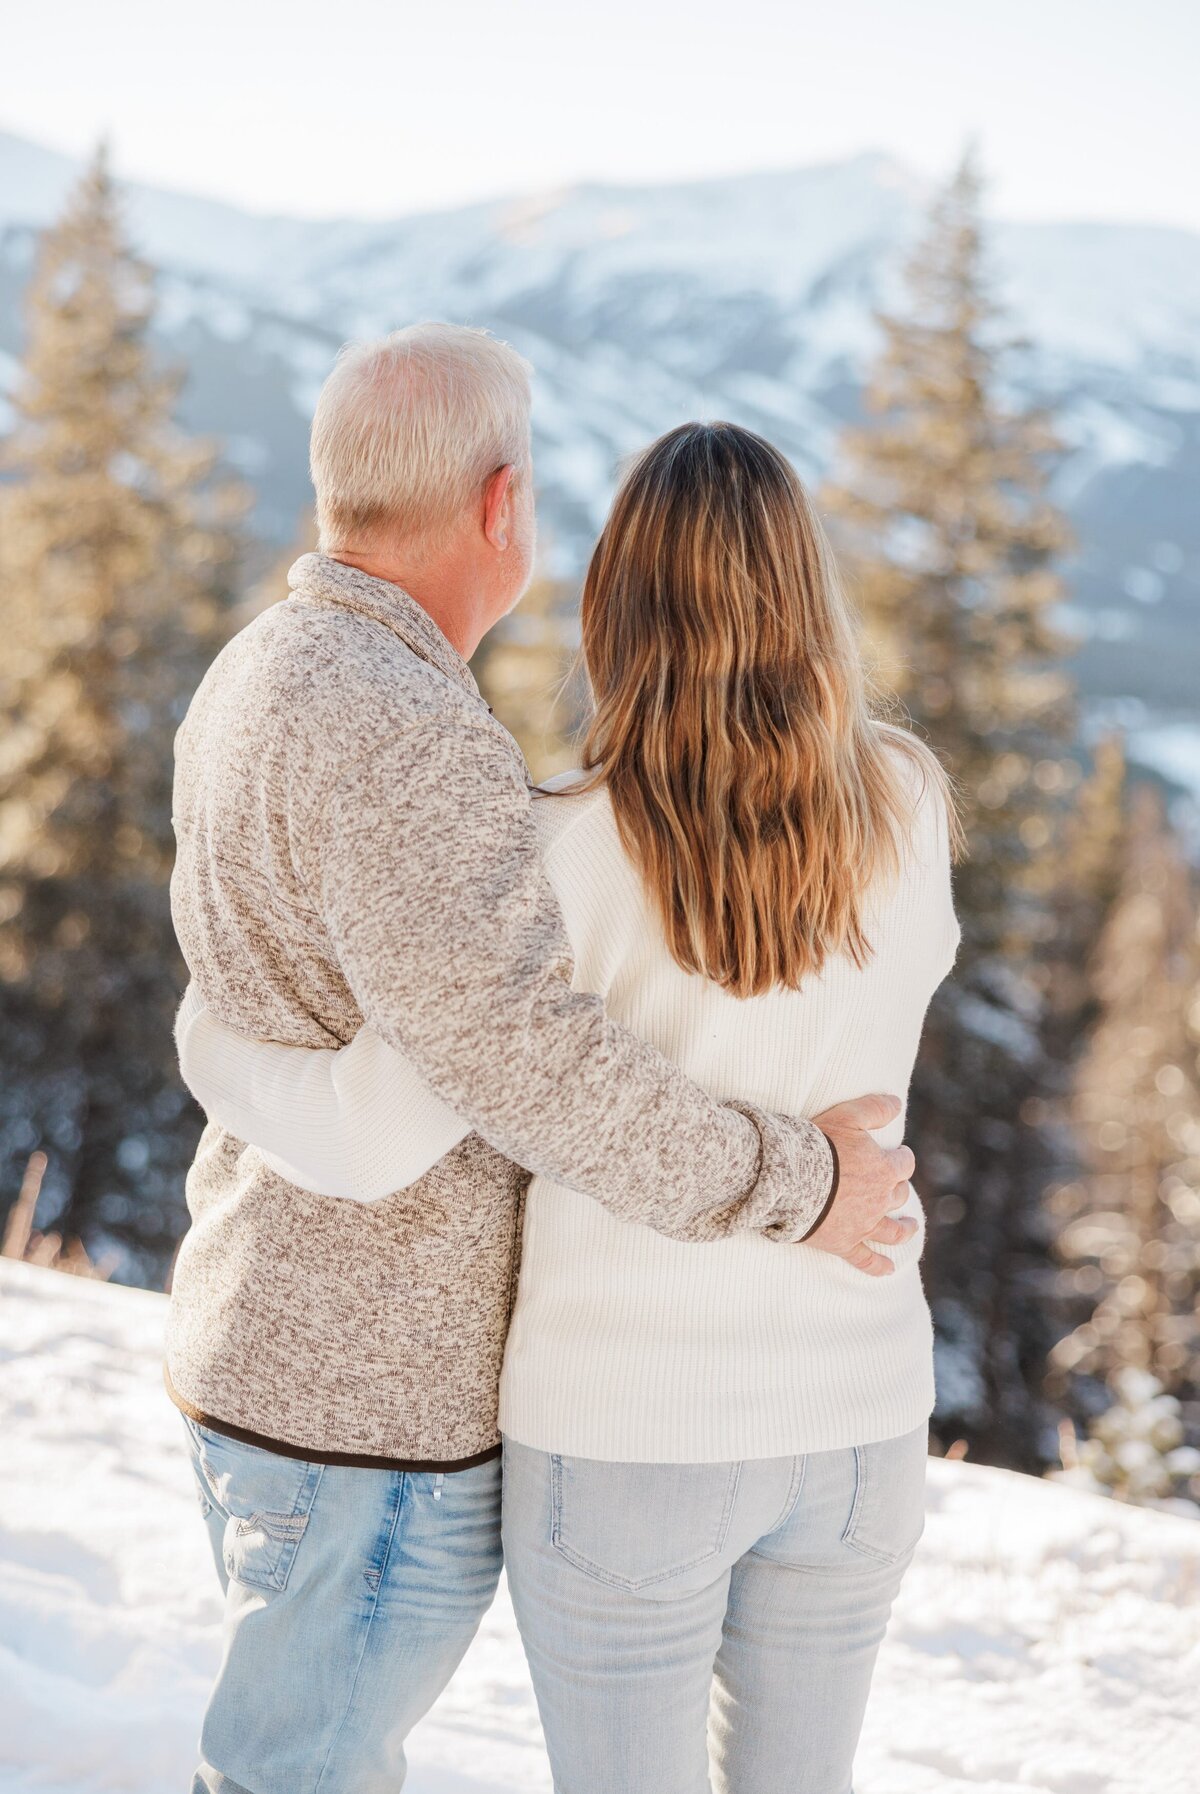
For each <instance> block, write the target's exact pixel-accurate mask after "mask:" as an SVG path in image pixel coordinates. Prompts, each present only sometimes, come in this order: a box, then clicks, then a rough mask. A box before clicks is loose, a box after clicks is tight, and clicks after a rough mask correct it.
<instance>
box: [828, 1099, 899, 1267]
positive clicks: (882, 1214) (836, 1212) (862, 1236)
mask: <svg viewBox="0 0 1200 1794" xmlns="http://www.w3.org/2000/svg"><path fill="white" fill-rule="evenodd" d="M899 1113H900V1101H899V1098H898V1097H895V1096H860V1097H856V1098H855V1100H854V1101H853V1102H849V1103H835V1104H834V1106H833V1108H832V1109H826V1110H824V1111H823V1113H822V1114H820V1115H814V1116H813V1120H814V1122H815V1123H816V1125H817V1126H818V1127H819V1128H820V1130H821V1132H822V1133H823V1134H826V1135H827V1136H828V1137H829V1139H830V1140H832V1142H833V1145H834V1149H835V1150H836V1152H837V1156H838V1164H839V1166H840V1168H841V1175H840V1177H839V1179H838V1187H837V1194H836V1196H835V1197H834V1199H833V1206H832V1208H831V1209H830V1211H829V1213H828V1214H827V1215H826V1217H825V1219H824V1220H823V1221H822V1222H821V1225H820V1226H819V1227H818V1228H817V1229H816V1231H815V1232H813V1233H810V1234H808V1235H807V1237H806V1239H805V1242H804V1243H805V1245H806V1246H816V1247H817V1248H818V1249H819V1250H820V1251H822V1252H832V1253H833V1255H834V1256H835V1257H836V1258H844V1259H845V1260H846V1262H847V1263H848V1264H852V1265H854V1266H856V1267H857V1269H858V1270H860V1271H865V1272H866V1273H867V1275H868V1276H870V1277H887V1276H890V1275H891V1273H892V1272H893V1271H894V1270H895V1269H896V1267H895V1265H894V1264H893V1263H892V1261H891V1259H890V1258H887V1257H885V1256H884V1254H883V1253H882V1252H873V1251H872V1250H871V1248H870V1246H869V1245H868V1244H867V1241H868V1240H874V1241H875V1243H876V1244H877V1245H881V1246H898V1245H899V1244H900V1243H901V1241H902V1240H907V1239H909V1238H911V1236H912V1234H913V1232H914V1231H915V1229H916V1225H917V1224H916V1222H915V1221H914V1220H912V1218H911V1217H906V1218H905V1219H904V1220H903V1221H896V1220H893V1219H892V1217H891V1215H890V1214H889V1212H888V1211H889V1210H891V1209H896V1208H903V1207H904V1204H905V1202H906V1201H907V1200H908V1180H909V1178H910V1177H911V1176H912V1174H913V1172H914V1170H915V1169H916V1164H917V1161H916V1160H915V1158H914V1157H913V1155H912V1153H911V1151H910V1150H909V1148H908V1147H907V1146H894V1147H890V1148H884V1147H882V1146H878V1145H876V1143H875V1141H874V1140H872V1139H871V1136H870V1134H869V1133H868V1131H867V1130H868V1129H869V1128H880V1127H886V1126H887V1124H888V1122H889V1121H894V1120H895V1119H896V1116H897V1115H898V1114H899Z"/></svg>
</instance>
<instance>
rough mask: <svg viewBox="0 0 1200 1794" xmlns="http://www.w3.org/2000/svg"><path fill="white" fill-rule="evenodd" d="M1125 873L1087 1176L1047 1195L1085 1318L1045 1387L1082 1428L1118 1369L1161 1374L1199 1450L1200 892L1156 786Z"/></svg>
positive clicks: (1084, 1099)
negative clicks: (1199, 913) (1072, 1412)
mask: <svg viewBox="0 0 1200 1794" xmlns="http://www.w3.org/2000/svg"><path fill="white" fill-rule="evenodd" d="M1122 873H1123V876H1122V880H1121V887H1120V891H1119V893H1118V896H1117V899H1116V902H1115V903H1114V905H1113V908H1112V912H1111V914H1110V917H1109V920H1108V922H1107V924H1106V926H1105V928H1104V931H1103V933H1102V935H1101V939H1100V942H1099V946H1098V949H1097V952H1096V958H1095V965H1094V968H1093V984H1094V988H1095V992H1096V997H1097V1001H1098V1004H1099V1017H1098V1019H1097V1021H1096V1024H1095V1027H1094V1029H1093V1031H1092V1033H1091V1035H1090V1038H1089V1041H1088V1045H1087V1050H1086V1051H1085V1052H1084V1054H1083V1055H1082V1057H1081V1058H1080V1061H1079V1064H1078V1068H1077V1072H1076V1078H1075V1088H1074V1104H1073V1108H1074V1122H1075V1128H1076V1134H1077V1138H1078V1141H1079V1146H1080V1151H1081V1155H1082V1159H1083V1172H1082V1175H1081V1176H1080V1177H1079V1178H1077V1179H1076V1180H1074V1181H1071V1182H1068V1183H1066V1184H1063V1185H1062V1186H1060V1187H1059V1188H1058V1189H1056V1190H1055V1191H1054V1192H1053V1194H1052V1197H1051V1203H1052V1206H1053V1208H1054V1210H1055V1213H1056V1215H1057V1219H1058V1222H1059V1237H1058V1241H1057V1255H1058V1260H1059V1263H1060V1265H1061V1266H1062V1270H1061V1273H1060V1288H1061V1291H1062V1294H1063V1296H1064V1298H1065V1300H1066V1302H1067V1303H1068V1305H1069V1307H1070V1308H1072V1309H1073V1310H1074V1318H1075V1321H1076V1324H1075V1326H1074V1327H1073V1329H1072V1331H1071V1332H1070V1333H1069V1334H1068V1335H1067V1337H1065V1338H1064V1339H1063V1340H1061V1341H1060V1343H1059V1344H1058V1345H1057V1346H1056V1348H1055V1350H1054V1352H1053V1354H1052V1357H1051V1375H1052V1383H1051V1387H1052V1391H1053V1393H1055V1394H1056V1395H1058V1396H1060V1397H1064V1396H1065V1398H1066V1399H1067V1400H1068V1402H1069V1405H1070V1406H1072V1407H1073V1408H1074V1410H1075V1412H1076V1413H1077V1414H1078V1415H1080V1416H1081V1417H1082V1418H1083V1419H1084V1420H1087V1419H1089V1418H1094V1417H1095V1416H1096V1415H1097V1414H1098V1413H1099V1412H1100V1411H1101V1410H1102V1409H1103V1408H1104V1407H1105V1406H1106V1404H1107V1402H1108V1400H1109V1391H1110V1389H1111V1387H1112V1386H1113V1384H1114V1379H1115V1378H1116V1377H1117V1376H1119V1374H1120V1373H1121V1372H1123V1371H1125V1370H1131V1371H1138V1372H1142V1373H1145V1374H1148V1375H1152V1376H1154V1377H1155V1378H1157V1379H1158V1381H1159V1383H1160V1384H1161V1385H1162V1388H1163V1389H1164V1390H1165V1392H1166V1393H1167V1394H1168V1395H1170V1396H1172V1397H1175V1398H1177V1399H1179V1400H1180V1401H1181V1402H1182V1403H1183V1414H1184V1418H1185V1422H1186V1424H1187V1428H1188V1431H1189V1433H1190V1435H1191V1443H1192V1444H1194V1445H1200V937H1198V935H1197V923H1196V911H1197V889H1196V880H1195V875H1194V873H1193V872H1192V869H1191V868H1190V866H1189V865H1188V863H1187V861H1186V859H1185V857H1184V855H1183V853H1182V851H1181V849H1180V846H1179V843H1178V840H1177V839H1176V837H1175V835H1174V833H1173V831H1172V830H1171V829H1170V827H1169V825H1168V824H1167V822H1166V818H1165V816H1164V813H1163V806H1162V799H1161V797H1160V796H1159V794H1158V793H1157V792H1156V791H1155V790H1153V789H1152V788H1151V787H1150V786H1145V785H1144V786H1141V787H1140V788H1139V789H1138V791H1137V792H1136V794H1135V801H1134V803H1133V806H1132V815H1131V818H1130V824H1129V829H1128V834H1127V839H1126V848H1125V858H1124V865H1123V868H1122Z"/></svg>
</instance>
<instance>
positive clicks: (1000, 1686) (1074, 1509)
mask: <svg viewBox="0 0 1200 1794" xmlns="http://www.w3.org/2000/svg"><path fill="white" fill-rule="evenodd" d="M164 1306H165V1304H164V1300H163V1298H162V1297H161V1296H153V1295H146V1294H144V1293H142V1292H140V1291H136V1290H127V1289H117V1288H113V1287H111V1286H107V1285H103V1284H93V1283H86V1282H83V1281H80V1280H77V1279H75V1278H72V1277H66V1276H62V1275H60V1274H58V1273H56V1272H52V1271H42V1270H34V1269H30V1268H28V1267H25V1266H22V1265H15V1264H9V1263H0V1441H2V1444H0V1453H2V1456H0V1794H34V1790H37V1791H38V1794H101V1790H104V1791H106V1794H113V1791H117V1790H120V1791H123V1794H169V1790H171V1789H179V1790H182V1789H184V1788H186V1787H187V1786H188V1778H189V1775H190V1771H191V1767H192V1753H193V1741H194V1738H195V1735H196V1731H197V1726H198V1721H199V1715H200V1711H201V1708H202V1705H203V1701H204V1696H205V1688H206V1684H207V1681H208V1678H209V1675H210V1673H211V1671H212V1669H213V1667H214V1664H215V1662H216V1656H217V1627H218V1603H217V1598H216V1592H215V1582H214V1578H213V1572H212V1565H211V1561H210V1560H209V1558H208V1555H207V1549H206V1545H205V1542H204V1539H203V1536H202V1531H201V1523H200V1519H199V1514H198V1511H197V1508H196V1504H195V1499H194V1496H193V1494H192V1491H191V1487H190V1483H189V1473H188V1471H187V1467H186V1465H185V1462H184V1458H183V1454H182V1451H181V1448H180V1438H179V1432H180V1428H179V1423H178V1421H177V1419H176V1417H175V1415H174V1412H173V1410H172V1409H171V1408H170V1406H169V1405H168V1403H167V1400H166V1397H165V1396H164V1394H163V1392H162V1385H161V1382H160V1377H159V1367H158V1355H159V1341H160V1336H161V1330H162V1324H163V1314H164ZM1198 1690H1200V1526H1196V1525H1195V1524H1194V1523H1192V1522H1189V1521H1187V1520H1184V1519H1176V1518H1174V1517H1172V1516H1168V1515H1162V1514H1156V1513H1147V1512H1143V1511H1139V1510H1135V1509H1129V1508H1122V1507H1120V1506H1118V1505H1116V1504H1115V1503H1112V1502H1108V1501H1104V1500H1102V1499H1101V1498H1099V1497H1096V1496H1091V1495H1086V1494H1082V1493H1079V1492H1077V1491H1075V1490H1071V1489H1067V1488H1064V1487H1062V1486H1059V1485H1056V1484H1053V1483H1044V1482H1038V1481H1035V1480H1034V1479H1032V1478H1028V1477H1021V1476H1014V1475H1011V1474H1009V1473H1007V1472H1004V1471H999V1470H991V1469H985V1468H982V1467H976V1466H973V1465H969V1464H951V1463H943V1462H936V1461H935V1462H933V1463H931V1465H930V1481H929V1524H928V1527H927V1529H926V1534H925V1538H924V1540H923V1542H922V1545H921V1548H920V1551H919V1554H918V1557H917V1560H916V1562H915V1563H914V1565H913V1568H912V1570H911V1572H910V1574H909V1577H908V1579H907V1581H906V1584H905V1586H904V1589H903V1592H902V1595H901V1598H900V1602H899V1604H898V1607H897V1610H896V1613H895V1615H894V1618H893V1621H892V1627H891V1631H890V1633H889V1636H888V1639H887V1642H886V1644H885V1646H884V1651H883V1654H882V1657H881V1659H880V1666H879V1671H878V1675H877V1678H876V1685H875V1692H874V1697H873V1700H872V1704H871V1709H870V1713H869V1716H868V1720H867V1727H866V1732H865V1735H864V1738H863V1743H862V1747H861V1750H860V1752H859V1763H858V1778H857V1790H858V1794H960V1791H961V1794H1030V1791H1031V1790H1043V1791H1044V1794H1196V1791H1197V1789H1200V1693H1198ZM411 1760H412V1774H411V1777H410V1781H409V1784H408V1787H409V1794H518V1791H519V1794H545V1791H547V1790H549V1788H550V1779H549V1775H548V1773H547V1770H546V1767H545V1761H544V1757H543V1754H542V1746H541V1739H540V1735H539V1731H538V1723H537V1716H536V1712H535V1709H534V1705H533V1697H532V1695H531V1693H530V1689H529V1683H528V1679H527V1676H526V1672H525V1665H524V1661H523V1659H522V1656H521V1648H520V1644H519V1642H518V1640H517V1636H516V1632H515V1630H514V1627H513V1621H512V1615H511V1612H510V1610H509V1607H508V1605H507V1602H506V1601H504V1600H503V1599H502V1600H501V1601H500V1602H498V1603H497V1605H496V1607H495V1609H494V1610H493V1612H492V1613H491V1614H490V1615H489V1617H488V1620H487V1622H486V1624H485V1626H484V1629H483V1631H482V1633H481V1634H480V1637H479V1639H478V1641H477V1643H476V1645H475V1647H474V1649H473V1650H472V1652H471V1653H470V1655H469V1657H468V1658H467V1661H466V1663H465V1664H464V1665H463V1668H462V1670H461V1671H460V1673H459V1675H458V1676H457V1677H456V1679H455V1681H454V1683H453V1685H452V1687H451V1688H450V1689H449V1691H448V1692H447V1694H446V1696H445V1697H444V1699H443V1700H442V1701H441V1702H440V1703H439V1705H438V1707H437V1708H436V1710H435V1711H434V1712H433V1713H432V1714H431V1715H430V1717H429V1719H428V1720H427V1721H426V1722H425V1724H424V1725H423V1726H422V1727H421V1728H420V1730H419V1731H418V1732H417V1734H416V1735H415V1737H414V1738H413V1741H412V1750H411ZM764 1794H768V1791H766V1790H764ZM769 1794H783V1790H771V1791H769Z"/></svg>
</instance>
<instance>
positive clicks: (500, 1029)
mask: <svg viewBox="0 0 1200 1794" xmlns="http://www.w3.org/2000/svg"><path fill="white" fill-rule="evenodd" d="M530 805H531V799H530V795H529V791H528V788H527V786H526V784H525V781H524V778H523V777H522V774H521V769H520V767H519V764H518V762H517V760H516V757H515V756H514V754H513V753H512V751H511V750H510V749H509V747H508V746H507V744H506V743H505V741H504V740H503V738H502V737H501V735H500V734H499V732H498V731H497V730H496V728H495V726H494V725H492V724H490V723H488V722H487V721H486V720H484V719H482V718H481V719H480V721H479V722H478V723H474V722H469V721H466V720H462V719H458V718H446V717H438V718H432V719H430V720H428V721H425V722H421V723H418V724H415V725H414V726H413V727H412V728H410V729H407V730H405V731H403V732H402V733H400V734H398V735H397V736H395V737H393V738H392V739H391V740H390V741H389V742H387V743H385V744H384V745H383V746H382V747H380V748H378V749H376V750H375V751H374V752H372V753H371V754H370V755H368V756H366V757H365V758H364V759H362V760H360V761H359V762H357V763H356V764H355V765H354V766H353V767H351V768H350V769H349V770H348V771H347V772H346V773H345V774H344V775H343V777H342V778H341V779H340V781H339V782H338V784H337V785H336V786H335V787H334V789H333V790H332V791H331V792H330V794H329V795H328V797H327V798H326V800H325V802H324V803H323V805H322V809H321V813H320V816H319V817H318V819H317V822H316V825H315V829H314V834H313V838H312V843H311V846H312V852H313V864H312V868H311V871H310V873H309V883H310V886H311V888H312V894H313V898H314V901H315V902H316V904H317V906H318V908H319V909H320V912H321V915H322V917H323V919H324V921H325V923H326V925H327V927H328V929H329V931H330V935H331V937H332V940H333V943H334V947H335V950H336V952H337V956H338V961H339V964H340V966H341V968H342V971H343V974H344V975H345V977H346V979H347V981H348V983H349V985H350V988H351V990H352V992H353V994H354V997H355V1000H356V1001H357V1003H358V1004H359V1007H360V1008H361V1010H362V1012H363V1015H364V1016H365V1017H366V1019H367V1020H368V1021H369V1022H370V1023H371V1025H372V1026H373V1027H374V1028H375V1029H376V1031H377V1032H378V1033H379V1034H381V1035H382V1036H383V1038H384V1040H386V1041H387V1042H389V1044H390V1045H392V1046H394V1047H395V1048H396V1049H397V1050H398V1051H399V1052H401V1053H403V1054H404V1055H405V1056H406V1057H407V1058H408V1059H409V1060H410V1061H411V1062H412V1063H413V1064H414V1065H415V1066H416V1068H417V1069H418V1071H419V1072H420V1073H421V1075H422V1077H423V1078H424V1079H425V1080H426V1082H427V1083H428V1084H429V1086H430V1087H431V1089H432V1090H434V1091H435V1092H436V1093H437V1095H438V1096H439V1097H440V1098H441V1099H442V1100H443V1101H444V1102H446V1103H448V1104H449V1105H450V1107H451V1108H453V1109H454V1110H456V1111H457V1112H458V1114H459V1115H461V1116H462V1117H463V1118H464V1119H465V1120H468V1121H469V1122H470V1123H471V1125H472V1127H474V1128H475V1129H476V1130H477V1131H478V1132H479V1133H480V1134H482V1135H483V1136H484V1138H485V1139H486V1140H488V1141H490V1142H491V1144H492V1145H494V1146H496V1147H497V1148H499V1149H500V1150H501V1151H502V1152H504V1153H506V1154H507V1155H508V1156H509V1157H510V1158H512V1159H515V1160H516V1161H517V1162H518V1163H519V1164H521V1165H524V1166H525V1167H527V1168H528V1169H529V1170H531V1171H536V1172H539V1173H542V1174H543V1175H546V1176H549V1177H552V1178H554V1179H555V1180H556V1181H557V1182H559V1183H564V1184H567V1185H569V1186H571V1187H572V1188H574V1189H578V1190H582V1191H584V1192H586V1193H587V1194H588V1195H590V1196H594V1197H596V1198H597V1199H598V1200H599V1201H601V1202H603V1203H604V1204H605V1205H606V1207H608V1208H610V1209H611V1210H612V1211H613V1213H615V1214H617V1215H618V1216H620V1217H621V1218H622V1219H625V1220H630V1221H640V1222H644V1223H646V1224H648V1225H649V1226H652V1227H654V1228H656V1229H657V1230H658V1231H659V1232H660V1233H665V1234H669V1235H671V1236H673V1237H674V1238H676V1239H685V1240H696V1241H700V1240H711V1239H717V1238H720V1237H721V1236H723V1235H725V1234H728V1233H732V1232H735V1231H739V1230H743V1229H753V1230H758V1231H761V1232H763V1233H766V1234H768V1235H770V1236H771V1237H774V1238H777V1239H781V1240H798V1239H801V1238H803V1237H804V1235H805V1234H806V1233H807V1232H808V1231H809V1229H810V1228H811V1227H813V1226H814V1225H815V1224H816V1223H817V1222H818V1221H819V1220H820V1218H821V1216H822V1213H823V1211H824V1210H825V1209H826V1207H827V1204H828V1199H829V1198H830V1196H831V1193H832V1191H833V1188H834V1185H835V1180H836V1174H837V1173H836V1164H835V1158H834V1153H833V1149H832V1147H831V1145H830V1143H829V1141H828V1140H827V1139H826V1137H825V1136H824V1135H823V1134H822V1133H821V1131H820V1130H819V1129H818V1128H816V1127H815V1126H814V1125H813V1124H812V1123H811V1122H807V1121H791V1120H789V1119H787V1118H783V1117H776V1116H770V1115H767V1114H765V1113H763V1112H762V1111H759V1110H756V1109H752V1108H750V1107H749V1106H747V1107H746V1108H745V1109H739V1108H735V1107H733V1106H729V1105H723V1104H720V1103H718V1102H716V1101H714V1100H713V1098H711V1097H710V1096H708V1095H707V1094H706V1093H705V1092H704V1091H702V1090H701V1089H700V1088H699V1086H698V1085H696V1084H694V1083H692V1082H691V1080H690V1079H688V1078H686V1077H685V1076H684V1075H683V1073H682V1072H681V1071H680V1070H679V1069H678V1068H677V1067H676V1066H674V1065H672V1064H671V1063H670V1061H669V1060H667V1059H666V1058H664V1057H663V1055H662V1054H661V1053H659V1052H658V1051H656V1050H655V1049H654V1048H653V1047H650V1046H648V1045H647V1044H646V1043H645V1042H644V1041H642V1040H639V1039H638V1038H637V1037H636V1036H635V1035H633V1034H631V1033H629V1032H628V1030H626V1029H624V1028H621V1027H619V1026H617V1024H615V1023H614V1022H611V1021H610V1020H609V1019H608V1016H607V1015H606V1014H605V1011H604V1005H603V1003H602V1002H601V1000H600V999H599V998H598V997H595V996H590V995H587V994H585V993H582V992H576V991H573V990H572V989H571V986H570V976H571V969H572V968H571V953H570V947H569V944H568V941H567V938H566V932H565V929H564V926H563V921H562V916H561V914H560V912H559V908H558V904H557V901H556V899H555V897H554V893H553V891H552V890H551V888H550V885H549V883H548V882H547V880H546V877H545V874H544V872H543V871H542V866H541V860H540V856H539V851H538V842H537V837H536V833H535V830H534V827H533V820H532V817H531V814H530Z"/></svg>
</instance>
